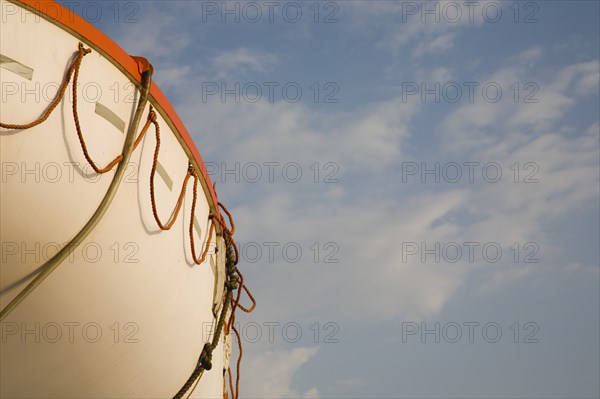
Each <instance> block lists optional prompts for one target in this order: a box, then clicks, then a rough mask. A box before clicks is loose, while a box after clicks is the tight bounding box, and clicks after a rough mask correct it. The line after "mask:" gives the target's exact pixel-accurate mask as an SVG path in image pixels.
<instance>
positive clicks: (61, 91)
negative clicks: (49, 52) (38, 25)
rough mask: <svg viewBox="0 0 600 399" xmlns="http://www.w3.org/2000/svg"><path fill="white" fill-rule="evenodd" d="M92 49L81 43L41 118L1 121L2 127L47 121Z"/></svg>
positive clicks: (21, 128)
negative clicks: (16, 121) (23, 121)
mask: <svg viewBox="0 0 600 399" xmlns="http://www.w3.org/2000/svg"><path fill="white" fill-rule="evenodd" d="M91 51H92V50H90V49H86V48H84V47H83V43H79V50H78V52H77V56H76V57H75V58H74V59H73V62H72V63H71V65H70V66H69V69H67V73H66V74H65V77H64V79H63V82H62V83H61V85H60V87H59V88H58V92H57V93H56V96H55V97H54V100H52V102H51V103H50V105H48V108H46V110H45V111H44V112H43V113H42V115H40V117H39V118H37V119H36V120H34V121H33V122H30V123H25V124H16V123H4V122H0V127H2V128H4V129H11V130H25V129H30V128H32V127H34V126H37V125H39V124H41V123H43V122H45V121H46V119H48V118H49V117H50V115H51V114H52V111H54V109H55V108H56V107H57V106H58V104H60V102H61V101H62V99H63V97H64V95H65V92H66V90H67V86H68V85H69V82H70V81H71V76H72V75H73V72H74V71H76V70H77V71H78V70H79V67H80V65H81V60H82V59H83V57H85V56H86V55H87V54H89V53H90V52H91Z"/></svg>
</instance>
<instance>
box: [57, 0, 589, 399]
mask: <svg viewBox="0 0 600 399" xmlns="http://www.w3.org/2000/svg"><path fill="white" fill-rule="evenodd" d="M63 3H64V2H63ZM78 4H79V5H76V6H75V10H76V11H79V12H80V13H81V14H83V16H84V17H86V16H87V17H88V19H89V20H91V22H93V23H94V24H95V25H96V26H98V27H99V28H101V29H102V30H103V31H104V32H105V33H107V34H108V35H109V36H110V37H111V38H113V39H114V40H115V41H116V42H117V43H119V44H120V45H121V46H122V47H123V48H124V49H125V50H126V51H128V52H129V53H130V54H135V55H142V56H145V57H147V58H148V59H149V60H150V61H151V62H152V63H153V65H154V67H155V76H154V79H155V82H156V83H157V84H158V85H159V86H160V87H161V88H162V90H163V91H164V92H165V93H166V94H167V96H168V98H169V99H170V100H171V102H172V103H173V104H174V106H175V108H176V109H177V110H178V112H179V114H180V116H181V118H182V119H183V121H184V122H185V123H186V125H187V127H188V130H189V131H190V132H191V133H192V135H193V137H194V139H195V141H196V144H197V147H198V149H199V151H200V153H201V154H202V156H203V158H204V160H205V161H206V162H207V165H208V167H209V171H211V174H212V178H213V180H214V181H216V182H217V189H218V192H219V197H220V199H221V201H223V202H224V203H226V204H227V205H228V206H229V208H230V210H231V211H232V212H233V214H234V216H235V219H236V222H237V226H238V232H237V233H236V236H237V239H238V240H239V241H240V242H241V246H242V254H243V256H242V258H243V259H242V260H243V261H244V262H242V264H241V267H242V268H243V270H244V271H245V275H246V278H247V281H248V285H249V286H250V287H251V288H252V290H253V292H254V294H255V296H256V298H257V300H258V309H257V310H256V312H255V313H253V314H251V315H244V316H242V317H240V318H239V319H240V323H241V324H240V327H241V328H242V329H243V331H244V332H245V337H244V347H245V361H244V363H243V376H242V395H243V396H244V397H271V398H280V397H320V398H341V397H344V398H345V397H357V398H366V397H385V398H396V397H398V398H400V397H402V398H404V397H411V398H412V397H439V398H450V397H494V398H497V397H527V398H530V397H531V398H533V397H536V398H537V397H578V398H579V397H581V398H584V397H585V398H588V397H589V398H591V397H598V396H599V395H600V387H599V374H600V366H599V359H600V345H599V337H600V327H599V324H600V323H599V314H600V309H599V307H600V297H599V295H600V294H599V293H600V286H599V284H600V282H599V276H600V272H599V258H600V255H599V249H598V242H599V241H600V237H599V230H600V228H599V219H600V218H599V216H600V215H599V208H600V204H599V200H600V195H599V194H600V192H599V190H600V188H599V160H600V153H599V149H600V146H599V142H600V138H599V134H600V133H599V130H600V125H599V109H600V103H599V86H598V85H599V81H600V64H599V59H600V56H599V48H600V43H599V29H600V28H599V22H598V21H599V20H600V18H599V16H600V15H599V14H600V11H599V3H598V2H595V1H568V2H567V1H535V2H519V3H515V2H505V1H501V2H494V1H478V2H475V3H471V5H467V3H465V2H455V3H452V2H428V3H427V4H424V3H422V2H400V1H332V2H327V1H323V2H312V1H307V2H295V3H294V2H292V3H290V2H287V3H285V2H277V1H275V2H273V3H270V4H272V7H274V13H273V16H272V20H270V18H269V7H270V6H269V5H268V4H266V3H265V2H260V1H259V2H250V3H248V2H239V3H236V2H228V3H227V5H226V4H225V3H222V2H199V1H170V2H158V1H143V2H119V3H115V2H107V3H105V4H103V8H102V10H103V13H102V16H101V17H95V16H94V14H92V13H91V8H90V9H89V10H90V11H89V15H86V13H85V12H84V11H83V10H84V7H85V5H86V4H88V3H86V2H80V3H78ZM96 4H97V3H96ZM249 4H250V5H249ZM90 7H91V6H90ZM226 7H228V8H227V9H230V10H234V12H233V14H226V13H225V8H226ZM236 7H238V8H237V10H239V13H238V12H237V11H235V10H236ZM470 7H473V9H472V10H473V14H472V18H471V16H470V14H469V12H470ZM115 9H118V10H119V14H118V15H115V14H114V12H115ZM284 9H285V10H286V13H284V12H283V10H284ZM317 9H318V10H319V13H318V15H317V14H316V10H317ZM425 9H427V10H433V11H432V13H429V14H428V13H423V10H425ZM256 10H259V11H260V12H261V17H260V18H258V17H257V14H256ZM297 10H301V12H302V15H301V16H299V17H298V20H297V21H296V22H294V21H293V20H294V19H295V18H296V15H297V14H295V12H296V11H297ZM457 10H458V11H459V12H460V15H459V14H456V11H457ZM483 10H486V12H483ZM497 11H501V13H502V14H501V16H500V17H499V19H498V21H495V19H496V18H497V15H498V14H496V12H497ZM236 13H238V15H237V16H238V17H239V21H236ZM436 17H438V18H439V21H436ZM254 19H258V20H257V22H252V20H254ZM315 21H317V22H315ZM236 83H237V84H239V91H238V90H237V89H236V87H237V86H236ZM257 87H258V88H260V90H261V94H262V96H258V91H257ZM269 87H271V88H273V92H272V94H273V97H272V98H269ZM284 87H285V88H287V91H284V90H283V88H284ZM457 87H459V88H460V89H461V90H462V92H461V95H460V96H459V95H458V91H457V89H456V88H457ZM469 87H472V88H473V92H472V93H473V98H472V99H469V96H468V94H469ZM484 87H485V88H486V90H487V91H483V88H484ZM438 88H439V89H438ZM498 88H499V89H500V90H501V93H502V95H501V96H497V93H499V92H498ZM223 89H227V90H230V91H229V92H228V93H229V94H226V93H225V92H224V91H223ZM298 89H299V90H300V91H301V92H302V96H301V97H300V98H298V99H297V100H296V98H295V97H296V93H298ZM317 89H318V90H317ZM416 90H417V91H416ZM423 90H429V91H428V92H426V93H425V95H423V96H422V94H423ZM236 91H238V92H239V101H236ZM427 93H428V94H427ZM436 95H437V97H439V98H437V99H436ZM436 100H437V101H436ZM236 165H239V166H236ZM236 167H238V168H239V169H236ZM270 168H272V169H270ZM436 168H438V169H436ZM223 169H227V170H233V172H230V173H226V174H223V173H222V172H223ZM317 171H318V172H319V173H318V174H317ZM423 171H425V172H426V173H425V174H423ZM427 171H431V172H429V173H427ZM269 172H272V175H270V174H269ZM470 172H472V179H471V178H470V175H469V173H470ZM498 172H500V173H501V176H498ZM298 173H301V176H300V175H299V174H298ZM458 173H460V174H458ZM436 179H438V180H439V182H436ZM315 243H316V245H315ZM269 248H272V249H273V253H272V255H273V257H272V258H271V257H270V255H271V254H270V253H269ZM298 248H299V249H300V250H301V251H302V253H301V254H299V253H297V251H298ZM317 248H318V251H317ZM484 249H485V250H484ZM498 249H499V250H500V251H501V253H499V252H497V251H498ZM428 251H429V252H428ZM459 251H460V252H459ZM469 251H472V257H470V252H469ZM335 261H337V262H335ZM277 323H279V324H277ZM257 326H258V327H257ZM270 326H272V327H270ZM438 326H439V327H438ZM457 326H458V327H457ZM284 327H286V329H285V334H284ZM270 328H272V329H273V330H271V331H272V332H273V339H272V340H270V339H269V331H270ZM471 328H472V329H473V330H472V332H473V336H472V337H469V332H470V331H471V330H470V329H471ZM415 329H416V330H415ZM424 329H425V330H427V331H432V332H427V331H425V334H423V330H424ZM436 329H439V330H438V332H436ZM297 331H301V332H302V336H301V337H299V338H298V339H297V342H293V341H296V338H295V335H296V332H297ZM317 331H318V332H319V334H318V335H317V334H316V332H317ZM257 332H259V333H260V334H261V335H260V338H259V339H256V333H257ZM459 332H460V336H459V335H458V333H459ZM498 332H500V333H501V335H498ZM286 334H287V335H286ZM436 340H438V341H439V342H436ZM254 341H257V342H254ZM270 341H273V342H270ZM454 341H455V342H454ZM494 341H496V342H494ZM515 341H516V342H515Z"/></svg>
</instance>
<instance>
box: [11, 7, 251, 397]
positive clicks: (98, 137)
mask: <svg viewBox="0 0 600 399" xmlns="http://www.w3.org/2000/svg"><path fill="white" fill-rule="evenodd" d="M0 7H1V12H2V15H1V18H2V24H1V25H0V82H1V85H2V86H1V87H2V89H1V97H2V102H1V110H0V164H1V166H2V170H1V179H2V180H1V190H0V242H1V245H2V247H1V256H0V257H1V260H0V309H1V310H0V323H1V340H0V397H2V398H5V397H6V398H181V397H192V398H219V397H228V396H229V397H234V398H235V397H237V393H238V389H237V387H236V386H234V385H236V384H232V381H235V380H238V382H239V379H237V378H235V377H234V378H232V372H231V369H230V368H229V363H230V362H229V357H230V353H231V337H232V335H235V334H233V333H234V332H236V331H235V328H234V326H233V321H234V317H235V311H236V309H240V308H241V309H243V310H244V311H251V310H252V309H253V308H254V304H253V305H252V306H249V307H244V306H243V305H241V304H240V296H241V294H242V292H243V291H245V292H247V293H248V295H250V293H249V292H248V290H247V288H246V286H245V285H244V280H243V277H242V276H241V273H240V272H239V269H238V268H237V250H236V247H235V241H234V240H233V233H234V229H235V228H234V226H233V223H232V220H231V215H230V214H229V212H227V210H226V209H225V208H224V207H223V206H222V204H221V203H220V202H219V200H218V197H217V194H216V192H215V187H214V186H213V185H212V184H211V182H210V179H209V177H208V174H207V172H206V168H205V166H204V163H203V161H202V158H201V157H200V154H199V152H198V150H197V148H196V146H195V144H194V142H193V140H192V138H191V137H190V135H189V133H188V131H187V130H186V128H185V126H184V125H183V123H182V122H181V120H180V119H179V117H178V116H177V113H176V111H175V110H174V108H173V107H172V105H171V104H170V103H169V101H168V100H167V99H166V97H165V96H164V94H163V93H162V92H161V91H160V89H159V88H158V87H157V86H156V85H155V84H154V83H152V72H153V68H152V65H151V64H150V63H149V62H148V61H147V60H146V59H144V58H142V57H134V56H130V55H128V54H127V53H126V52H125V51H124V50H122V49H121V48H120V47H119V46H118V45H117V44H115V43H114V42H113V41H112V40H110V39H109V38H108V37H107V36H105V35H104V34H103V33H102V32H100V31H99V30H98V29H96V28H95V27H93V26H92V25H90V24H89V23H87V22H86V21H85V20H83V19H82V18H80V17H79V16H77V15H75V14H74V13H73V12H71V11H70V10H69V9H67V8H65V7H62V6H61V5H60V4H58V3H55V2H52V1H39V0H38V1H29V0H28V1H6V0H0ZM250 298H251V295H250ZM251 299H252V301H254V299H253V298H251ZM238 344H239V341H238ZM237 364H238V365H239V362H237ZM227 381H229V384H226V382H227Z"/></svg>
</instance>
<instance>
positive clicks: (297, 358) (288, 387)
mask: <svg viewBox="0 0 600 399" xmlns="http://www.w3.org/2000/svg"><path fill="white" fill-rule="evenodd" d="M318 350H319V348H318V347H314V348H294V349H291V350H285V349H282V350H276V351H273V350H270V351H266V352H263V353H260V354H258V353H257V354H256V355H255V356H254V357H252V358H251V359H249V360H248V362H247V363H246V364H245V366H244V371H245V374H244V390H243V392H241V395H242V396H241V397H242V398H264V399H276V398H277V399H278V398H294V399H296V398H303V399H316V398H319V397H320V396H319V391H318V389H317V388H316V387H312V388H310V389H308V390H306V391H303V392H300V391H298V390H296V389H293V388H292V384H293V382H294V376H295V374H296V372H297V371H298V369H299V368H300V367H302V366H303V365H305V364H306V363H308V362H309V361H310V360H311V359H312V358H313V357H314V356H315V355H316V354H317V352H318Z"/></svg>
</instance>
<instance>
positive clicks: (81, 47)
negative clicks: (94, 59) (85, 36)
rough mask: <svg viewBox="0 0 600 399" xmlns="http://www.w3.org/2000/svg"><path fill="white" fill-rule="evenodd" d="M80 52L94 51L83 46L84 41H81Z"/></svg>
mask: <svg viewBox="0 0 600 399" xmlns="http://www.w3.org/2000/svg"><path fill="white" fill-rule="evenodd" d="M79 52H80V53H83V55H85V54H89V53H91V52H92V49H89V48H85V47H83V43H79Z"/></svg>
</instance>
